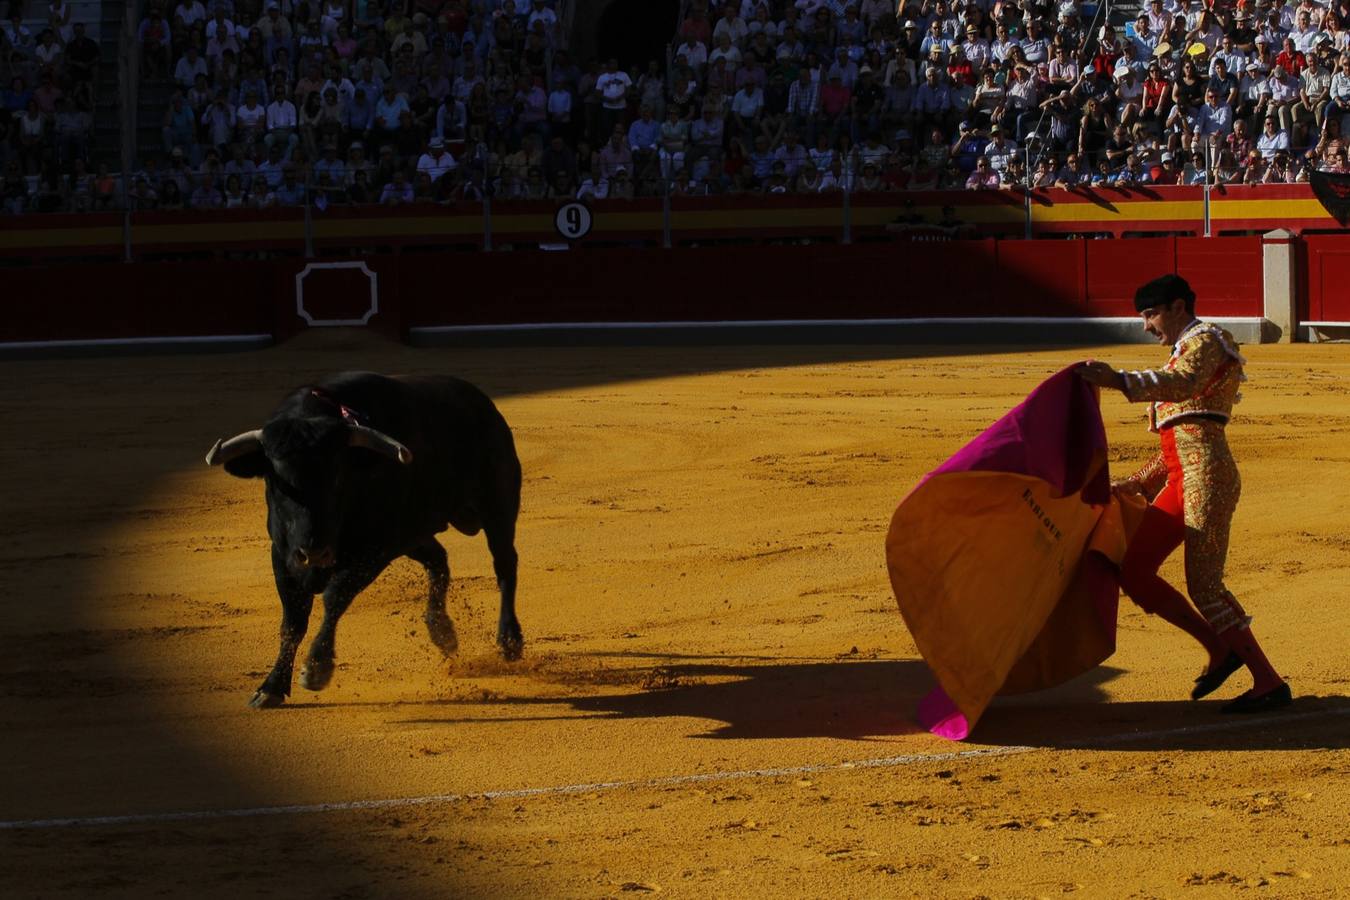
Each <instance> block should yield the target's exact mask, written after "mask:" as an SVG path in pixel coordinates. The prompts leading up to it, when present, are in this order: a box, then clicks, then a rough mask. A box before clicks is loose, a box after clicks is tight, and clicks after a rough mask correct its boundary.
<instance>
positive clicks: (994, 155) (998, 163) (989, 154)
mask: <svg viewBox="0 0 1350 900" xmlns="http://www.w3.org/2000/svg"><path fill="white" fill-rule="evenodd" d="M984 155H985V158H986V159H988V160H989V168H991V169H993V170H994V171H995V172H997V173H998V174H999V175H1000V176H1002V175H1003V173H1005V172H1007V171H1008V167H1009V165H1010V164H1011V163H1012V161H1013V160H1014V159H1017V158H1018V147H1017V144H1015V143H1013V142H1012V141H1010V140H1008V136H1007V135H1006V134H1005V133H1004V131H1003V126H1002V125H1000V124H998V123H997V122H995V123H994V124H993V125H991V126H990V127H989V143H987V144H985V145H984Z"/></svg>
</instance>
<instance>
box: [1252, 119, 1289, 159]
mask: <svg viewBox="0 0 1350 900" xmlns="http://www.w3.org/2000/svg"><path fill="white" fill-rule="evenodd" d="M1256 149H1257V150H1258V151H1260V153H1261V158H1262V159H1266V160H1270V159H1274V158H1275V154H1277V153H1278V152H1280V151H1281V150H1283V151H1285V155H1286V157H1287V156H1288V150H1289V132H1288V131H1286V130H1285V129H1283V128H1281V127H1280V122H1279V119H1278V118H1277V117H1276V116H1275V115H1274V114H1270V115H1267V116H1266V118H1265V129H1264V130H1263V131H1262V132H1261V136H1260V137H1258V138H1257V139H1256Z"/></svg>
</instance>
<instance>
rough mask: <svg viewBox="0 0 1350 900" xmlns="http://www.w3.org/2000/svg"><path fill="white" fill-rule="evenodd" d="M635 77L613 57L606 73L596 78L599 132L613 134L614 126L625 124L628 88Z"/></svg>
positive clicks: (606, 67)
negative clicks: (630, 75) (598, 102)
mask: <svg viewBox="0 0 1350 900" xmlns="http://www.w3.org/2000/svg"><path fill="white" fill-rule="evenodd" d="M632 86H633V79H631V78H630V77H628V73H627V72H624V71H622V70H621V69H620V68H619V61H618V60H617V59H611V60H610V61H609V63H608V64H607V65H606V66H605V71H604V74H602V75H600V77H598V78H597V79H596V80H595V90H596V92H597V93H598V95H599V98H600V110H599V118H598V119H597V129H598V132H597V133H598V134H602V135H607V134H612V133H613V131H614V126H615V125H616V124H617V125H625V124H627V123H625V122H624V110H625V109H626V108H627V106H628V90H629V88H631V87H632Z"/></svg>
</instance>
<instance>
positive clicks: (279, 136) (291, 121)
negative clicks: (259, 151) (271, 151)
mask: <svg viewBox="0 0 1350 900" xmlns="http://www.w3.org/2000/svg"><path fill="white" fill-rule="evenodd" d="M299 124H300V117H299V114H298V113H297V112H296V109H295V104H294V103H292V102H291V101H290V100H289V99H288V98H287V97H286V88H285V87H284V86H283V85H281V84H278V85H276V87H274V88H273V89H272V102H271V103H269V104H267V119H266V127H267V133H266V135H264V137H263V142H264V143H265V144H267V146H268V148H271V147H272V146H273V145H274V144H278V143H279V144H282V145H283V150H284V151H285V153H286V155H287V156H289V155H290V153H291V151H293V150H294V149H295V147H296V146H297V145H298V144H299V142H300V137H299V135H298V134H297V133H296V132H297V129H298V128H299Z"/></svg>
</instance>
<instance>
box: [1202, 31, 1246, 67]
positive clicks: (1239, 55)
mask: <svg viewBox="0 0 1350 900" xmlns="http://www.w3.org/2000/svg"><path fill="white" fill-rule="evenodd" d="M1219 60H1223V62H1224V65H1225V66H1227V68H1228V71H1229V72H1241V71H1242V70H1243V69H1245V68H1246V67H1247V54H1245V53H1243V52H1242V51H1241V50H1239V49H1238V48H1237V47H1235V46H1233V38H1232V36H1231V35H1227V34H1225V35H1224V36H1223V39H1222V41H1221V42H1220V45H1219V49H1218V50H1215V51H1214V56H1213V57H1212V58H1211V59H1210V61H1209V74H1210V76H1211V77H1213V75H1214V66H1215V64H1216V63H1218V62H1219Z"/></svg>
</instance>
